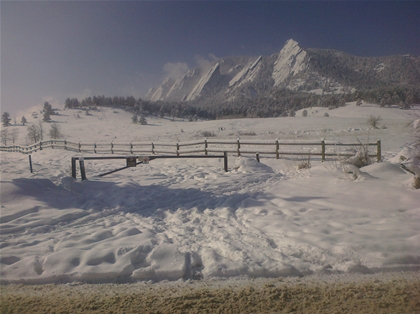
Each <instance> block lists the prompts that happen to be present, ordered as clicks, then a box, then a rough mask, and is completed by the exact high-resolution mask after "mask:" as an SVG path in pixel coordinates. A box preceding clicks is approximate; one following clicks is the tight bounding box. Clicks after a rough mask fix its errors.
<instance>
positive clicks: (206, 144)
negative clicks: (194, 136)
mask: <svg viewBox="0 0 420 314" xmlns="http://www.w3.org/2000/svg"><path fill="white" fill-rule="evenodd" d="M207 148H208V143H207V139H204V155H206V156H207V154H208V153H207Z"/></svg>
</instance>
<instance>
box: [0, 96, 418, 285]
mask: <svg viewBox="0 0 420 314" xmlns="http://www.w3.org/2000/svg"><path fill="white" fill-rule="evenodd" d="M325 112H328V114H329V115H330V116H329V117H324V113H325ZM308 113H309V116H308V117H302V114H301V112H298V113H297V116H296V117H294V118H269V119H241V120H216V121H205V122H187V121H171V120H168V119H156V118H150V117H149V118H148V123H149V124H148V125H145V126H142V125H134V124H132V123H131V117H130V114H128V113H125V112H123V111H122V110H115V109H108V110H106V111H104V112H92V115H89V116H86V115H85V114H84V113H83V112H80V113H79V112H78V111H77V110H65V111H60V115H58V116H52V118H53V120H54V121H55V122H57V123H59V125H60V126H61V131H62V133H63V134H64V137H65V138H66V139H67V140H69V141H74V142H78V141H80V142H82V143H83V142H89V143H93V142H95V141H96V142H107V143H110V142H111V141H113V142H115V143H117V142H130V141H133V142H136V141H137V142H140V141H152V140H153V141H165V142H176V141H187V140H193V139H202V136H201V135H200V133H201V131H210V132H214V133H215V135H216V138H220V139H228V138H237V137H238V136H240V134H241V133H249V132H255V133H256V136H249V137H246V136H245V137H243V136H240V137H241V138H250V139H253V140H256V139H261V140H265V139H276V138H278V139H288V140H294V139H296V140H302V139H311V140H320V139H321V138H324V139H326V140H335V141H341V142H356V141H357V140H358V139H359V140H361V141H362V142H364V141H365V142H367V141H376V139H380V140H381V141H382V155H383V157H384V161H383V162H381V163H374V164H372V165H369V166H366V167H363V168H361V169H360V174H359V176H358V178H357V179H354V178H353V177H352V176H351V175H349V174H346V173H344V172H343V171H342V169H341V167H340V166H339V164H338V163H337V162H334V161H327V162H324V163H321V162H320V161H317V160H312V161H311V163H312V167H311V168H310V169H303V170H297V168H296V165H297V162H296V161H295V160H292V159H290V158H288V159H279V160H276V159H275V158H262V159H261V163H257V162H256V161H255V159H254V158H252V156H244V157H239V158H238V157H236V156H234V155H230V156H229V172H227V173H225V172H224V171H223V161H220V160H217V159H187V160H185V159H179V160H177V159H161V160H153V161H151V162H150V163H149V164H148V165H140V166H137V167H136V168H129V169H126V170H123V171H120V172H117V173H114V174H111V175H108V176H106V177H102V178H99V177H96V175H97V174H99V173H103V172H106V171H108V170H112V169H114V168H117V167H121V166H124V165H125V164H124V162H122V161H121V160H120V161H118V160H117V161H115V160H114V161H86V169H87V176H88V179H89V180H86V181H83V182H82V181H80V179H77V180H75V179H73V178H71V175H70V159H71V157H72V156H80V154H77V153H74V152H69V151H64V150H59V149H44V150H42V151H39V152H36V153H34V154H32V160H33V168H34V172H33V173H32V174H31V173H30V171H29V163H28V156H27V155H23V154H19V153H4V152H2V153H1V160H0V162H1V163H0V166H1V168H0V169H1V223H0V233H1V241H0V266H1V281H2V282H16V283H17V282H22V283H50V282H71V281H81V282H92V283H99V282H131V281H144V280H152V281H159V280H178V279H199V278H214V277H234V276H249V277H278V276H301V275H307V274H313V273H341V272H347V273H352V272H357V273H374V272H383V271H395V270H397V271H398V270H418V269H419V268H420V228H419V225H420V190H415V189H414V188H413V187H412V185H411V184H412V177H413V176H412V175H411V174H407V173H406V172H404V171H403V170H401V169H400V168H399V167H398V164H397V163H398V161H399V159H398V156H397V154H398V153H399V152H400V151H401V150H402V149H403V147H404V145H405V144H407V143H410V142H411V141H412V140H413V138H412V131H411V129H410V127H408V125H409V124H410V122H412V121H413V120H414V119H416V115H418V114H420V108H418V107H417V109H413V110H400V109H396V108H379V107H377V106H374V105H366V104H365V105H363V106H362V107H356V106H355V104H353V103H352V104H349V105H347V106H346V107H343V108H339V109H335V110H327V109H326V108H310V109H308ZM77 114H79V115H80V117H81V118H80V119H78V118H77ZM369 115H375V116H378V115H379V116H381V117H382V120H381V122H380V125H379V128H378V129H371V128H370V126H369V125H368V124H367V123H366V120H367V118H368V117H369ZM27 118H28V117H27ZM417 119H418V117H417ZM28 120H30V122H34V123H37V120H36V119H28ZM18 128H19V129H20V140H19V142H20V143H21V144H24V143H25V140H24V137H25V135H26V127H18ZM44 128H45V132H46V133H47V132H48V128H49V127H48V125H45V127H44ZM85 156H86V155H85ZM395 156H397V157H395Z"/></svg>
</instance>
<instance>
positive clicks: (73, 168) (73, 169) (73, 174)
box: [71, 157, 76, 179]
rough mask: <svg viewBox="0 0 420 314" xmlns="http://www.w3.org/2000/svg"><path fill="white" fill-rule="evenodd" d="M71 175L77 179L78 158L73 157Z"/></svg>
mask: <svg viewBox="0 0 420 314" xmlns="http://www.w3.org/2000/svg"><path fill="white" fill-rule="evenodd" d="M71 176H72V177H73V178H75V179H76V158H75V157H71Z"/></svg>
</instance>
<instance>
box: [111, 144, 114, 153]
mask: <svg viewBox="0 0 420 314" xmlns="http://www.w3.org/2000/svg"><path fill="white" fill-rule="evenodd" d="M113 153H114V143H112V142H111V154H113Z"/></svg>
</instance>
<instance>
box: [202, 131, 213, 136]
mask: <svg viewBox="0 0 420 314" xmlns="http://www.w3.org/2000/svg"><path fill="white" fill-rule="evenodd" d="M201 136H204V137H215V136H216V135H215V134H214V132H210V131H202V132H201Z"/></svg>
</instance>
